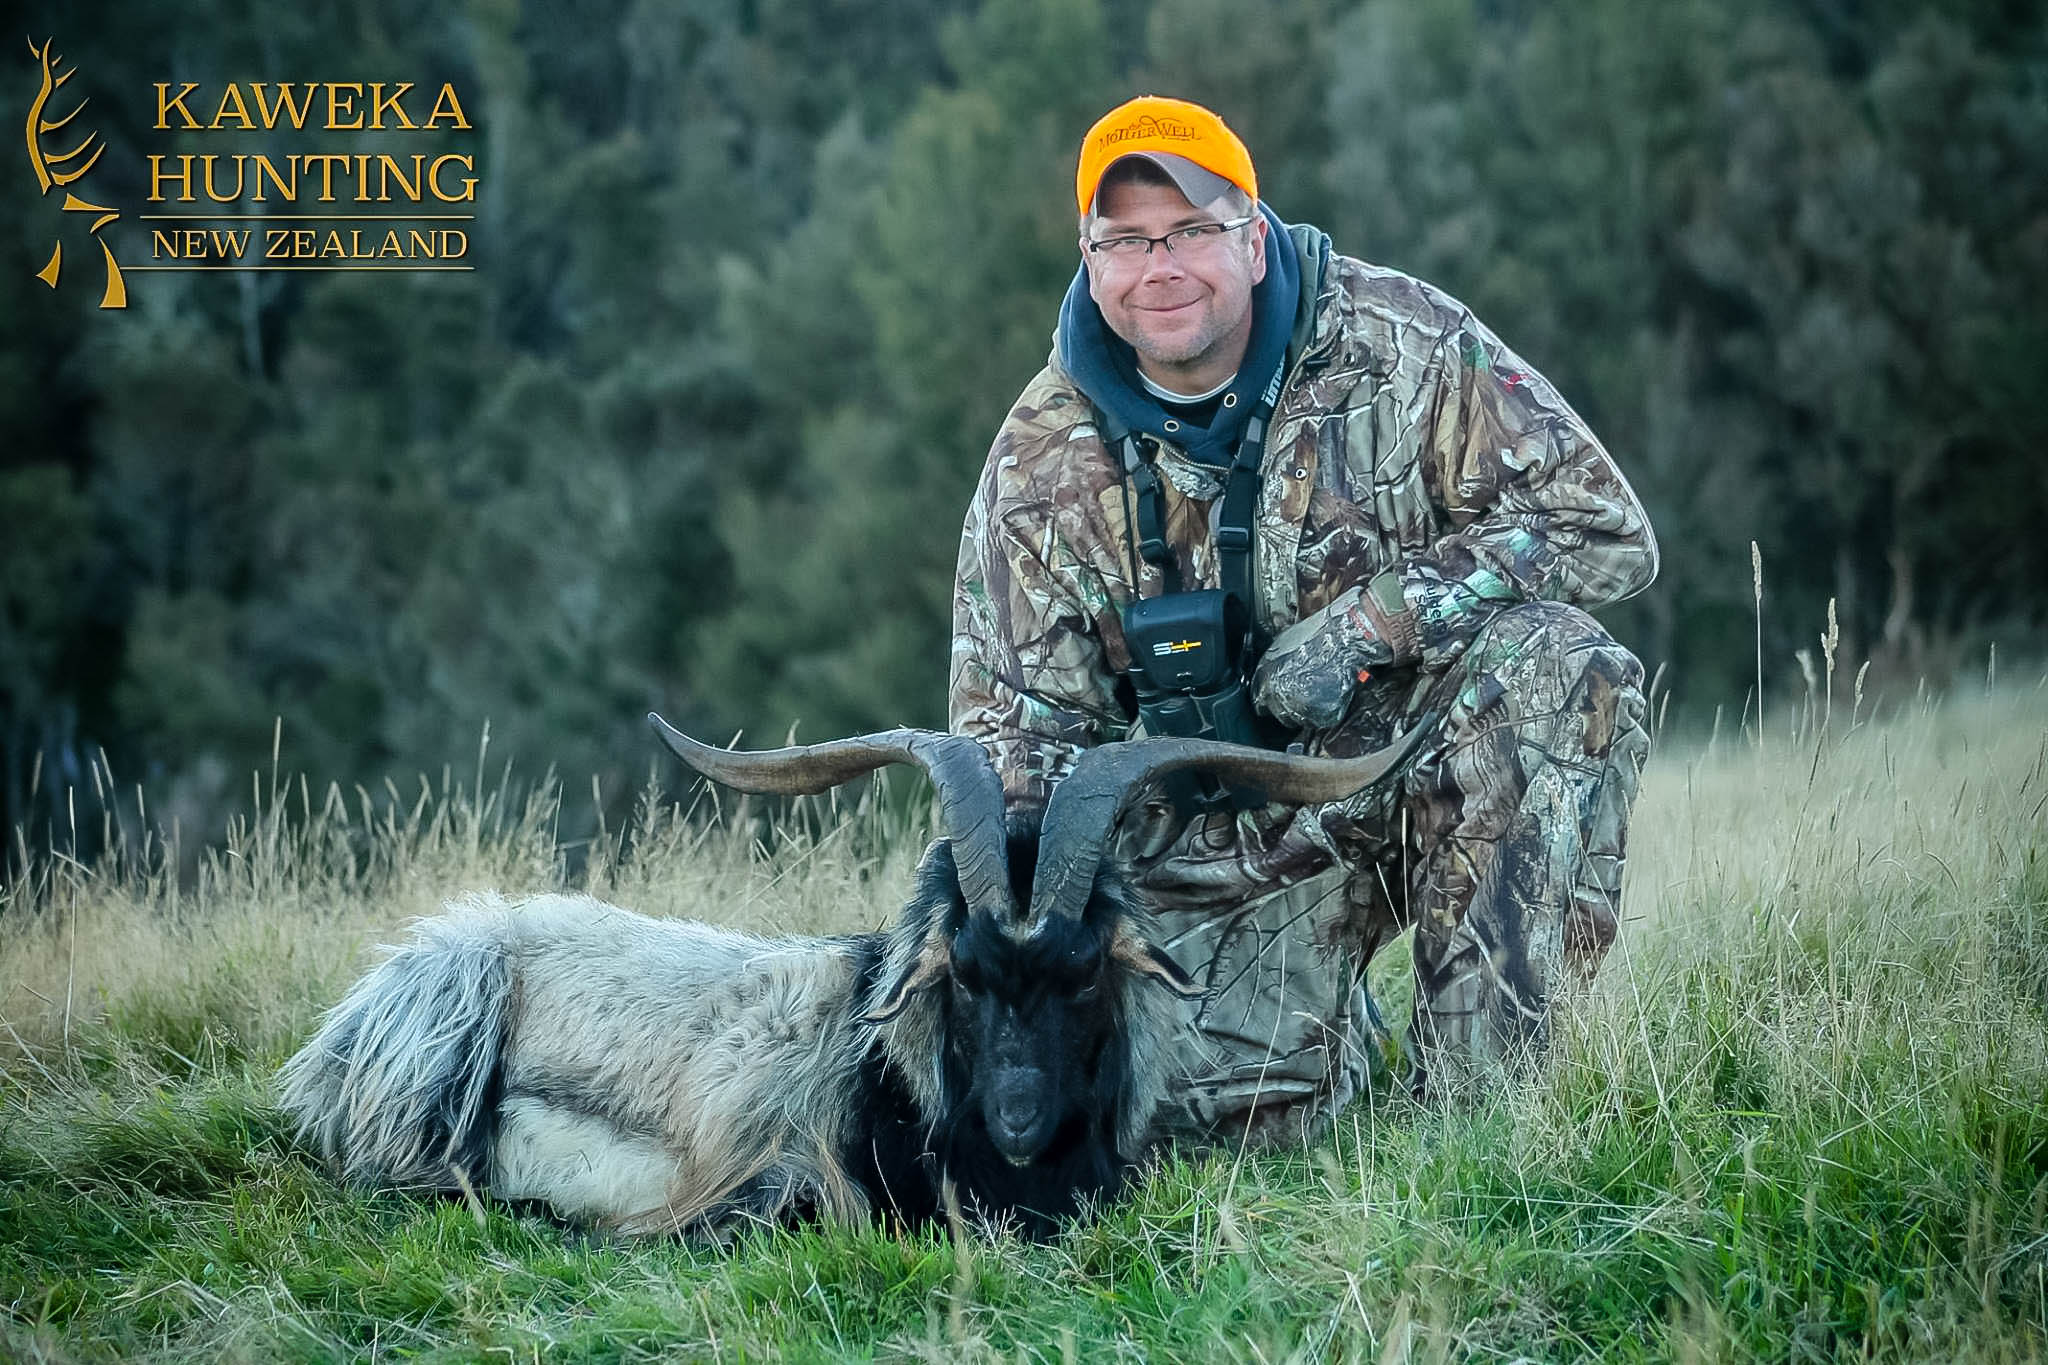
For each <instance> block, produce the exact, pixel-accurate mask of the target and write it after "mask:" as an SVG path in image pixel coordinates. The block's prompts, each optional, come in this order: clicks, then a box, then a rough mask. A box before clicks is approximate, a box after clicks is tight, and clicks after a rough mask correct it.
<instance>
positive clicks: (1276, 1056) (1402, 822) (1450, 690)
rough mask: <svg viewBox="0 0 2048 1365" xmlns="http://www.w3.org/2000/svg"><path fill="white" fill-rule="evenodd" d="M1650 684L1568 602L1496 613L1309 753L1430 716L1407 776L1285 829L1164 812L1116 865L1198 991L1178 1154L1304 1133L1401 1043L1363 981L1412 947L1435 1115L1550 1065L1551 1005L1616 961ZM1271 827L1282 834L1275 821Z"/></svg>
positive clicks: (1257, 821) (1421, 1070)
mask: <svg viewBox="0 0 2048 1365" xmlns="http://www.w3.org/2000/svg"><path fill="white" fill-rule="evenodd" d="M1641 683H1642V666H1641V665H1640V664H1639V663H1638V662H1637V661H1636V659H1635V656H1634V655H1632V654H1630V653H1629V652H1628V651H1627V650H1626V649H1623V648H1622V647H1621V646H1620V645H1617V644H1616V643H1615V642H1614V641H1613V640H1612V639H1611V638H1609V636H1608V635H1607V633H1606V632H1605V631H1604V630H1603V629H1602V628H1601V627H1600V625H1599V624H1598V623H1597V622H1595V621H1594V620H1593V619H1592V618H1591V617H1590V616H1587V615H1586V614H1585V613H1584V612H1582V611H1579V610H1578V609H1576V608H1574V607H1569V606H1565V605H1563V604H1560V603H1555V602H1530V603H1524V604H1520V605H1517V606H1515V607H1511V608H1508V609H1506V610H1504V611H1502V612H1501V613H1500V614H1499V615H1497V616H1496V617H1494V618H1493V620H1492V621H1491V622H1489V623H1488V625H1487V626H1486V628H1485V629H1484V630H1482V631H1481V632H1480V634H1479V635H1478V636H1477V637H1476V638H1475V639H1474V641H1473V642H1472V644H1471V645H1470V647H1469V648H1468V649H1467V650H1466V651H1465V653H1464V654H1463V656H1462V657H1461V658H1460V659H1459V660H1458V661H1457V662H1456V663H1454V664H1453V665H1452V666H1451V667H1450V668H1449V669H1448V670H1447V671H1445V672H1443V673H1440V674H1429V673H1417V672H1416V671H1414V670H1399V671H1395V672H1393V673H1390V674H1388V675H1387V676H1384V677H1376V678H1374V679H1372V680H1370V681H1368V682H1367V683H1366V684H1364V685H1363V686H1361V688H1360V689H1359V695H1358V696H1356V697H1355V698H1354V699H1353V701H1352V704H1351V706H1350V709H1349V710H1348V712H1347V713H1346V714H1345V717H1344V719H1343V721H1342V722H1341V723H1340V724H1339V726H1338V727H1337V728H1336V729H1335V730H1333V731H1331V732H1328V733H1327V734H1325V735H1323V736H1321V737H1320V738H1321V740H1322V743H1321V744H1320V745H1319V746H1316V747H1313V748H1312V749H1311V752H1317V751H1321V752H1327V753H1331V754H1336V755H1351V754H1357V753H1363V752H1366V751H1368V750H1370V749H1373V748H1377V747H1379V746H1380V745H1383V744H1385V743H1387V742H1388V741H1389V740H1390V739H1391V738H1392V737H1393V736H1394V735H1396V734H1399V733H1402V732H1405V731H1406V730H1407V729H1409V728H1410V727H1411V726H1413V725H1414V724H1416V723H1417V722H1418V720H1420V719H1422V718H1425V717H1430V718H1433V721H1432V732H1431V733H1430V734H1429V735H1428V736H1427V737H1425V738H1424V739H1423V740H1422V742H1421V744H1420V746H1419V747H1418V748H1417V749H1416V750H1415V751H1414V753H1413V754H1412V755H1411V756H1410V758H1409V760H1408V761H1407V762H1406V763H1405V765H1404V766H1403V768H1402V769H1401V770H1399V771H1398V772H1397V773H1396V774H1393V775H1390V776H1389V777H1388V778H1387V779H1386V780H1384V781H1382V782H1381V783H1379V784H1377V785H1376V786H1375V787H1373V788H1371V789H1369V790H1368V791H1366V792H1364V793H1361V794H1360V795H1358V796H1354V797H1351V798H1348V799H1347V800H1345V801H1343V802H1338V803H1334V804H1332V805H1329V806H1321V807H1304V808H1302V809H1299V810H1295V811H1292V812H1287V811H1285V808H1279V807H1268V808H1266V810H1264V811H1256V812H1250V813H1247V814H1245V815H1240V816H1234V817H1233V816H1227V815H1220V816H1210V817H1207V818H1206V819H1203V820H1198V821H1196V822H1195V823H1194V824H1193V825H1192V826H1189V827H1187V828H1186V829H1184V830H1182V831H1180V832H1179V833H1178V835H1177V837H1176V836H1175V834H1174V832H1173V823H1174V822H1173V821H1172V820H1171V819H1170V818H1168V816H1167V813H1166V812H1165V811H1164V810H1163V809H1162V808H1160V807H1156V806H1155V807H1152V808H1150V809H1149V811H1148V812H1147V814H1146V816H1145V818H1141V819H1137V820H1133V821H1130V822H1128V831H1127V833H1126V834H1125V836H1124V838H1123V843H1122V845H1121V850H1120V851H1122V852H1123V854H1124V855H1125V856H1126V857H1127V858H1129V859H1130V860H1131V863H1132V865H1133V866H1134V869H1135V872H1136V884H1137V888H1138V891H1139V894H1140V895H1141V896H1142V897H1143V898H1144V899H1145V900H1146V901H1147V902H1148V903H1149V904H1150V905H1151V906H1152V908H1153V909H1154V911H1155V913H1156V914H1157V916H1158V919H1159V929H1160V932H1161V937H1162V939H1163V941H1164V945H1165V946H1166V947H1167V949H1168V950H1169V951H1170V952H1171V953H1172V954H1173V955H1174V958H1175V959H1176V960H1177V961H1178V962H1179V963H1180V964H1181V965H1182V967H1184V968H1186V969H1187V970H1188V971H1189V972H1190V973H1191V974H1192V975H1193V976H1194V977H1195V979H1196V980H1197V981H1200V982H1202V983H1203V984H1204V985H1205V986H1206V987H1208V991H1207V993H1206V995H1205V996H1204V997H1203V998H1202V999H1201V1000H1200V1001H1199V1002H1195V1003H1194V1004H1192V1005H1191V1006H1190V1009H1191V1010H1192V1011H1193V1015H1194V1017H1193V1018H1192V1020H1191V1022H1192V1024H1193V1028H1192V1029H1190V1030H1187V1031H1185V1032H1184V1034H1183V1037H1184V1038H1185V1039H1186V1044H1185V1047H1184V1056H1183V1058H1182V1059H1181V1060H1182V1062H1183V1064H1184V1065H1183V1070H1184V1073H1185V1074H1184V1077H1183V1079H1182V1081H1181V1082H1180V1083H1179V1087H1178V1093H1177V1096H1176V1098H1177V1100H1178V1112H1175V1113H1171V1114H1168V1115H1166V1116H1165V1127H1166V1129H1167V1131H1168V1133H1169V1135H1171V1136H1173V1137H1176V1138H1180V1139H1194V1140H1197V1141H1203V1140H1210V1141H1228V1142H1231V1143H1236V1142H1240V1141H1245V1140H1249V1141H1252V1142H1255V1143H1256V1142H1260V1141H1272V1140H1284V1139H1288V1138H1294V1137H1299V1136H1302V1135H1305V1134H1308V1133H1312V1132H1314V1131H1315V1130H1316V1129H1317V1128H1318V1127H1319V1126H1320V1125H1321V1124H1322V1123H1323V1122H1325V1121H1327V1120H1328V1119H1329V1118H1330V1117H1332V1116H1334V1114H1335V1113H1336V1112H1337V1111H1338V1110H1339V1109H1341V1108H1342V1107H1343V1106H1344V1105H1345V1104H1346V1103H1347V1102H1349V1101H1350V1100H1351V1099H1352V1098H1353V1097H1354V1096H1355V1095H1356V1094H1357V1093H1358V1092H1359V1090H1360V1088H1361V1087H1362V1086H1365V1085H1366V1084H1368V1078H1369V1074H1370V1072H1371V1070H1372V1066H1373V1058H1374V1057H1375V1056H1376V1055H1381V1056H1383V1055H1386V1051H1387V1050H1391V1049H1393V1048H1395V1047H1397V1046H1398V1045H1397V1044H1395V1042H1394V1040H1393V1039H1391V1038H1390V1037H1388V1036H1386V1035H1385V1033H1384V1031H1383V1030H1382V1029H1381V1028H1380V1027H1379V1026H1378V1025H1377V1018H1376V1012H1375V1011H1374V1009H1373V1007H1372V1005H1371V1003H1370V997H1369V996H1368V995H1367V994H1366V991H1365V966H1366V963H1367V962H1369V961H1370V960H1371V958H1372V956H1373V954H1374V953H1375V952H1377V951H1378V950H1379V949H1380V948H1382V947H1384V946H1385V945H1386V944H1387V943H1388V942H1390V941H1391V940H1392V939H1394V938H1395V937H1396V936H1397V935H1398V934H1400V933H1401V931H1402V930H1404V929H1405V928H1407V927H1408V926H1409V925H1411V924H1412V925H1413V926H1414V927H1415V942H1414V959H1415V1009H1414V1016H1413V1019H1412V1022H1411V1024H1410V1028H1409V1034H1408V1045H1407V1047H1406V1048H1405V1049H1403V1050H1402V1051H1403V1052H1404V1053H1405V1056H1406V1059H1407V1061H1408V1063H1409V1064H1410V1065H1411V1067H1412V1070H1410V1072H1409V1073H1408V1082H1409V1084H1411V1085H1412V1086H1413V1087H1414V1088H1415V1091H1416V1093H1417V1094H1418V1095H1421V1094H1427V1095H1429V1096H1432V1097H1436V1096H1441V1095H1444V1094H1446V1093H1450V1092H1454V1091H1457V1090H1459V1089H1460V1088H1463V1087H1467V1086H1470V1085H1473V1084H1477V1083H1483V1081H1484V1079H1485V1077H1486V1076H1488V1075H1489V1074H1492V1073H1493V1072H1495V1071H1497V1070H1498V1068H1499V1067H1500V1066H1502V1065H1503V1064H1512V1063H1513V1062H1515V1061H1516V1060H1517V1059H1521V1058H1524V1057H1526V1056H1527V1055H1529V1054H1531V1053H1532V1052H1535V1051H1538V1050H1540V1049H1541V1048H1542V1046H1543V1044H1544V1041H1545V1035H1546V1023H1547V1017H1548V1012H1549V1007H1550V1002H1551V998H1552V996H1553V994H1554V993H1555V992H1556V991H1557V990H1559V989H1560V988H1562V987H1564V986H1565V985H1567V984H1568V983H1569V982H1571V981H1573V980H1579V981H1584V980H1587V979H1590V978H1591V976H1592V974H1593V972H1594V971H1595V969H1597V967H1598V966H1599V963H1600V960H1601V958H1602V957H1603V956H1604V955H1605V954H1606V952H1607V949H1608V947H1609V945H1610V944H1612V943H1613V941H1614V936H1615V931H1616V928H1617V912H1618V909H1619V905H1620V893H1621V873H1622V862H1623V858H1624V856H1625V851H1626V840H1627V825H1628V813H1629V807H1630V805H1631V804H1632V803H1633V802H1634V800H1635V794H1636V786H1637V781H1638V779H1639V777H1640V775H1641V772H1642V767H1643V762H1644V760H1645V758H1646V757H1647V756H1648V752H1649V736H1648V732H1647V731H1646V730H1645V728H1644V724H1643V719H1644V718H1643V712H1644V703H1643V696H1642V691H1641ZM1276 814H1280V815H1281V816H1282V818H1280V819H1278V820H1277V821H1276V820H1275V819H1273V818H1271V817H1273V816H1274V815H1276Z"/></svg>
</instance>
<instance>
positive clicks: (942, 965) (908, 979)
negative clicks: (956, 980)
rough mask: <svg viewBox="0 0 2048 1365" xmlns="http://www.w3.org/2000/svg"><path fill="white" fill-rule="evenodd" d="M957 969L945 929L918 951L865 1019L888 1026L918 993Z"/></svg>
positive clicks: (931, 934)
mask: <svg viewBox="0 0 2048 1365" xmlns="http://www.w3.org/2000/svg"><path fill="white" fill-rule="evenodd" d="M952 969H953V944H952V940H951V939H950V938H949V937H948V936H947V935H946V933H945V931H944V930H943V929H934V931H933V932H932V933H930V934H927V935H926V936H925V940H924V946H923V947H922V948H920V949H918V953H917V956H916V957H913V958H912V959H910V965H909V966H907V967H905V968H904V969H903V970H902V972H900V973H899V974H898V975H897V977H896V982H895V984H894V985H892V986H890V987H889V989H888V991H887V992H886V993H885V994H884V995H883V996H882V999H881V1001H880V1003H878V1004H877V1005H875V1007H874V1008H873V1009H870V1010H869V1011H868V1012H867V1014H866V1015H865V1016H863V1017H864V1018H865V1019H866V1021H867V1022H868V1023H870V1024H886V1023H888V1022H889V1021H890V1020H891V1019H894V1018H895V1017H896V1016H897V1015H899V1014H901V1013H903V1011H904V1008H905V1007H906V1006H908V1005H909V1004H910V1002H911V1000H912V999H913V998H915V997H916V995H917V994H918V992H920V991H925V990H929V989H931V988H932V987H933V986H935V985H937V984H938V983H939V982H940V981H943V980H944V979H945V977H946V973H948V972H950V971H951V970H952Z"/></svg>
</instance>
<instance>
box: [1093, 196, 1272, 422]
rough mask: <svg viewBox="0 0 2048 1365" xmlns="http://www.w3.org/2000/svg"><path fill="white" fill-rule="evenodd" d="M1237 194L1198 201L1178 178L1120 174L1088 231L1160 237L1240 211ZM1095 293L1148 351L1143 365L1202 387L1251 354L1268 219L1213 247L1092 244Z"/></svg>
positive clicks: (1173, 383) (1181, 383)
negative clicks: (1144, 248)
mask: <svg viewBox="0 0 2048 1365" xmlns="http://www.w3.org/2000/svg"><path fill="white" fill-rule="evenodd" d="M1229 203H1230V201H1229V199H1228V197H1225V198H1222V199H1218V200H1217V201H1216V202H1215V203H1213V204H1209V205H1206V206H1204V207H1201V208H1197V207H1195V206H1194V205H1192V204H1190V203H1188V201H1187V200H1186V198H1184V197H1183V196H1182V195H1181V192H1180V191H1179V190H1178V189H1175V188H1174V187H1173V186H1172V185H1154V184H1146V183H1143V182H1139V181H1113V182H1112V183H1111V184H1110V185H1109V187H1108V188H1106V189H1105V190H1103V192H1102V196H1101V198H1100V200H1099V201H1098V202H1097V204H1096V207H1095V220H1094V221H1093V222H1092V223H1091V224H1090V225H1089V229H1088V236H1089V237H1090V238H1091V239H1094V240H1097V241H1100V240H1102V239H1103V238H1107V237H1126V236H1139V237H1159V236H1163V235H1164V234H1166V233H1169V232H1172V231H1173V230H1174V229H1175V228H1183V227H1189V226H1192V225H1193V224H1196V223H1219V222H1228V221H1230V214H1229ZM1081 255H1082V259H1084V260H1085V261H1086V262H1087V264H1088V293H1089V295H1090V296H1091V297H1093V298H1094V300H1095V304H1096V307H1098V308H1100V309H1101V310H1102V316H1103V320H1104V321H1106V322H1108V323H1109V327H1110V330H1111V331H1113V332H1115V333H1116V334H1117V335H1118V336H1120V337H1122V338H1123V339H1124V340H1125V341H1127V342H1129V343H1130V344H1131V347H1132V349H1133V350H1135V351H1136V352H1137V353H1138V367H1139V368H1140V369H1142V370H1143V371H1144V372H1145V373H1146V374H1148V375H1150V376H1151V377H1152V378H1153V379H1155V380H1158V381H1159V382H1160V383H1161V384H1164V385H1165V386H1166V387H1168V388H1171V389H1174V390H1176V391H1178V392H1183V393H1196V392H1200V391H1201V390H1202V389H1205V388H1211V387H1213V386H1215V385H1216V384H1218V383H1221V382H1222V381H1223V379H1224V378H1226V377H1227V376H1228V375H1230V374H1231V373H1232V372H1233V371H1234V370H1236V369H1237V367H1238V365H1239V364H1240V363H1241V362H1242V361H1243V359H1244V351H1245V345H1246V343H1247V342H1248V341H1249V340H1250V339H1251V331H1252V286H1253V285H1256V284H1257V283H1258V282H1259V281H1260V280H1262V279H1264V278H1265V277H1266V221H1265V219H1264V218H1262V217H1255V218H1254V219H1253V220H1252V222H1251V223H1249V224H1247V225H1246V226H1245V227H1242V228H1239V229H1238V230H1237V231H1235V232H1231V233H1226V234H1224V235H1223V236H1222V237H1221V238H1219V239H1217V240H1216V241H1215V242H1213V243H1211V244H1208V249H1206V250H1199V251H1190V250H1180V251H1168V250H1167V249H1166V247H1165V246H1163V245H1161V244H1159V243H1154V244H1153V247H1152V252H1151V254H1150V255H1140V256H1138V257H1136V258H1133V259H1122V258H1112V257H1111V256H1109V255H1108V254H1107V253H1097V252H1091V251H1089V250H1087V248H1086V246H1085V245H1084V246H1083V248H1082V251H1081Z"/></svg>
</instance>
